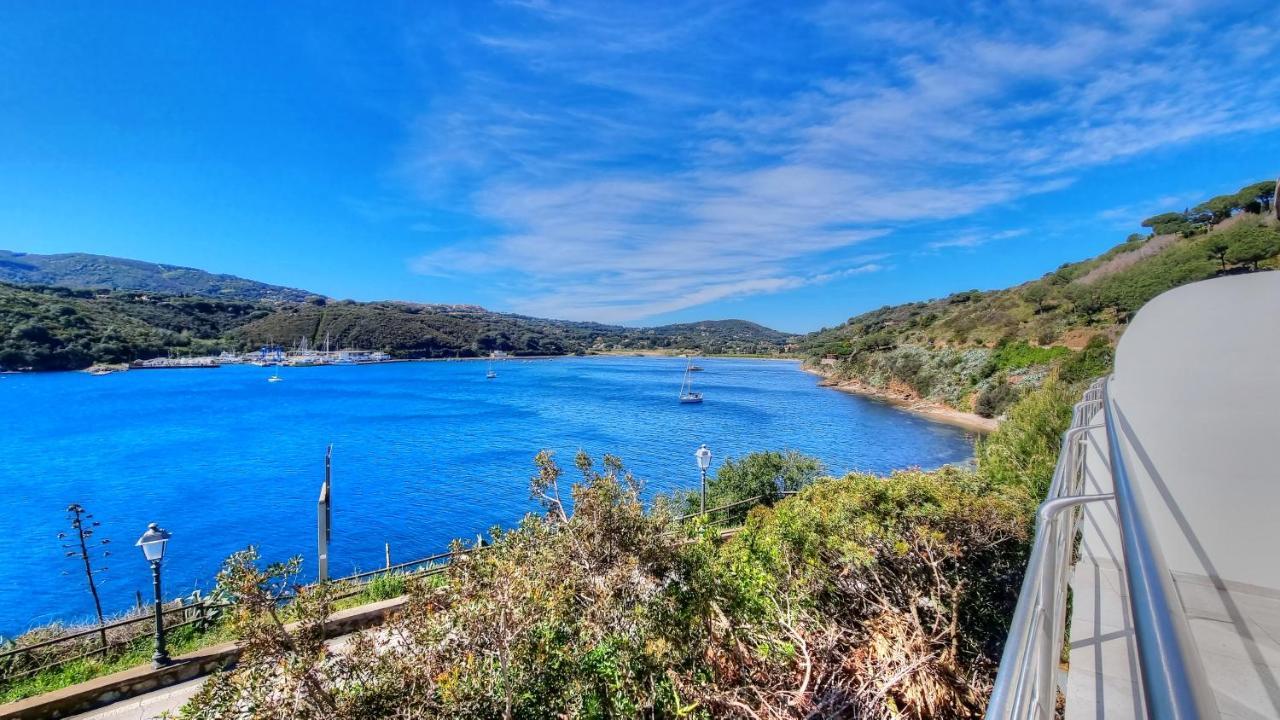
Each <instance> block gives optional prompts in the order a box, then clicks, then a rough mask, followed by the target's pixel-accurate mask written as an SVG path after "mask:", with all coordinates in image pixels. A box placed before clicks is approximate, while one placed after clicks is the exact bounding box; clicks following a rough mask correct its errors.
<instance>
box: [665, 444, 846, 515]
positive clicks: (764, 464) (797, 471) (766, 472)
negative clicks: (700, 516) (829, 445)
mask: <svg viewBox="0 0 1280 720" xmlns="http://www.w3.org/2000/svg"><path fill="white" fill-rule="evenodd" d="M824 470H825V468H824V467H823V465H822V462H821V461H819V460H817V459H816V458H812V457H809V456H807V455H802V454H801V453H798V452H795V451H794V450H787V451H784V452H777V451H770V452H754V453H751V454H750V455H747V456H745V457H743V458H742V459H740V460H734V459H732V458H730V459H728V460H726V461H725V462H724V464H723V465H721V466H720V468H719V469H718V470H716V473H715V476H714V477H711V478H708V479H707V507H720V506H723V505H731V504H733V503H736V502H741V501H743V500H749V499H751V498H757V497H758V498H762V502H763V503H764V504H769V503H773V502H775V501H777V500H778V499H779V498H781V497H782V493H784V492H794V491H796V490H799V489H800V488H802V487H804V486H805V485H808V484H809V483H811V482H813V481H814V480H815V479H817V478H818V476H820V475H821V474H822V473H823V472H824ZM697 507H698V500H697V497H696V494H695V493H690V494H689V496H688V498H687V501H686V508H687V509H689V511H690V512H696V511H697ZM749 509H750V508H747V507H743V508H740V509H735V510H733V511H729V512H728V513H726V514H727V515H728V518H727V519H728V520H730V521H739V520H741V519H742V518H744V517H746V514H747V511H748V510H749Z"/></svg>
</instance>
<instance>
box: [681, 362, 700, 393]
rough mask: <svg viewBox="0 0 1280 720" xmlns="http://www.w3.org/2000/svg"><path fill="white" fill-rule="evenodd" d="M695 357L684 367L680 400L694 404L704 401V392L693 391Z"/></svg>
mask: <svg viewBox="0 0 1280 720" xmlns="http://www.w3.org/2000/svg"><path fill="white" fill-rule="evenodd" d="M692 373H693V359H692V358H690V359H689V364H688V365H686V366H685V368H684V382H682V383H680V402H682V403H685V404H693V403H700V402H702V393H700V392H694V391H693V377H692Z"/></svg>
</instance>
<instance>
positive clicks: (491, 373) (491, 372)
mask: <svg viewBox="0 0 1280 720" xmlns="http://www.w3.org/2000/svg"><path fill="white" fill-rule="evenodd" d="M484 376H485V378H487V379H489V380H492V379H494V378H496V377H498V371H497V370H494V369H493V363H492V362H490V363H489V369H488V371H486V372H485V374H484Z"/></svg>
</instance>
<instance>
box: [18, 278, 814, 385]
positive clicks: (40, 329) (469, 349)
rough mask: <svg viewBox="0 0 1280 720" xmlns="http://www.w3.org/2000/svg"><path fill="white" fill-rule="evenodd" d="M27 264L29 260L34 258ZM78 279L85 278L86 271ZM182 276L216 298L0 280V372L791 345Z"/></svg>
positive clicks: (710, 326)
mask: <svg viewBox="0 0 1280 720" xmlns="http://www.w3.org/2000/svg"><path fill="white" fill-rule="evenodd" d="M31 257H33V256H29V255H20V254H14V253H6V254H5V255H4V258H5V260H4V262H5V263H8V265H6V267H9V268H12V266H13V264H14V263H17V262H19V261H23V260H25V259H29V258H31ZM34 257H38V258H45V259H47V258H60V259H62V260H60V261H59V262H58V263H54V264H53V266H55V267H58V268H61V269H62V270H67V271H68V272H69V270H68V268H70V267H72V266H76V265H75V263H74V262H73V261H71V260H66V259H67V258H73V257H74V258H81V259H85V258H89V259H94V258H95V256H91V255H76V256H70V255H68V256H34ZM15 258H16V259H15ZM101 260H103V261H104V262H106V263H107V265H109V266H110V267H111V268H115V269H119V268H133V267H137V268H143V271H141V274H140V275H137V276H135V277H138V278H139V279H138V280H136V281H130V280H125V279H121V278H124V277H125V275H122V274H120V273H115V272H114V270H113V271H112V273H114V276H115V277H116V278H117V280H119V281H120V282H126V283H129V284H138V285H142V284H146V282H147V281H146V277H150V280H153V281H154V280H156V277H157V276H155V275H154V274H152V275H149V276H148V275H147V272H146V270H147V269H155V268H162V267H166V266H159V265H153V264H150V263H136V265H135V264H133V261H130V260H119V259H116V258H102V259H101ZM85 262H88V263H89V264H90V265H92V262H90V261H85ZM26 265H27V266H29V267H35V266H36V265H38V263H36V262H26ZM77 267H85V266H83V265H80V266H77ZM24 272H25V275H24V277H35V276H41V277H44V276H55V275H57V272H56V271H48V272H47V274H45V275H38V273H36V272H35V271H24ZM104 272H105V271H104ZM78 277H81V278H91V277H93V276H92V275H91V274H90V273H87V272H85V273H80V274H79V275H78ZM182 277H185V278H188V279H190V280H192V281H193V282H182V283H177V284H180V285H183V286H184V287H192V286H196V287H202V288H204V289H206V290H209V292H210V294H212V293H217V296H209V295H205V294H191V293H189V292H184V293H183V294H171V293H166V292H163V291H157V290H149V289H132V290H104V289H87V288H70V287H61V286H50V285H36V284H27V285H19V284H13V283H5V282H0V369H9V370H14V369H23V368H31V369H35V370H70V369H78V368H84V367H88V366H89V365H91V364H93V363H95V362H108V363H117V362H128V361H131V360H138V359H146V358H151V357H163V356H165V355H169V354H172V353H179V354H183V355H199V354H209V353H218V352H221V351H223V350H250V349H254V348H257V347H260V346H262V345H264V344H268V343H271V344H279V345H282V346H284V347H286V348H292V347H295V346H296V345H298V344H299V343H300V342H301V341H303V340H305V341H306V342H307V344H309V345H310V346H312V347H321V346H322V345H323V343H324V342H325V341H326V339H327V340H328V341H329V343H330V346H331V347H333V348H334V349H338V348H361V349H366V350H383V351H386V352H389V353H391V354H393V355H395V356H397V357H402V358H433V357H452V356H455V355H462V356H477V355H487V354H489V353H490V352H492V351H494V350H501V351H504V352H508V353H513V354H517V355H567V354H575V353H576V354H586V353H593V352H610V351H634V350H661V351H668V352H691V353H699V354H713V353H714V354H723V353H733V354H764V355H770V354H778V353H781V352H783V351H784V349H785V348H786V347H787V343H788V342H790V341H793V340H794V338H791V337H790V336H788V335H786V334H784V333H780V332H778V331H776V330H771V329H769V328H766V327H763V326H761V325H757V324H755V323H751V322H746V321H743V320H716V321H706V322H698V323H686V324H680V325H665V326H662V327H655V328H627V327H621V326H617V325H603V324H599V323H586V322H571V321H566V320H545V319H540V318H533V317H525V316H522V315H511V314H506V313H496V312H491V311H489V310H485V309H484V308H481V307H478V306H475V305H423V304H417V303H405V302H373V303H357V302H352V301H341V302H332V301H328V300H326V299H325V298H322V297H319V296H315V295H311V296H308V295H306V294H305V293H302V292H301V291H295V290H288V289H287V288H279V289H276V290H272V291H271V292H270V293H268V291H267V290H264V288H274V286H270V285H261V284H259V283H253V282H251V281H248V280H240V279H238V278H232V279H231V280H233V281H235V283H238V284H223V285H213V284H209V283H212V282H214V281H213V280H209V283H205V284H201V283H199V282H194V281H195V280H199V279H200V278H204V279H209V278H215V279H216V278H222V277H224V276H215V275H209V274H207V273H201V272H200V271H198V270H191V271H185V270H184V274H182ZM175 282H176V281H175ZM218 282H222V281H221V280H219V281H218ZM227 282H230V281H227ZM154 284H155V283H154V282H152V285H154ZM232 288H239V290H237V291H234V292H243V293H246V294H249V295H252V294H254V293H255V292H262V293H266V295H265V297H264V298H261V299H259V298H254V299H249V300H239V299H234V298H230V297H228V296H229V295H233V294H234V292H233V290H232ZM277 291H279V292H277ZM273 293H274V294H273ZM291 294H295V295H291ZM296 295H301V296H303V297H305V298H306V302H295V301H291V300H289V299H288V298H289V297H294V296H296Z"/></svg>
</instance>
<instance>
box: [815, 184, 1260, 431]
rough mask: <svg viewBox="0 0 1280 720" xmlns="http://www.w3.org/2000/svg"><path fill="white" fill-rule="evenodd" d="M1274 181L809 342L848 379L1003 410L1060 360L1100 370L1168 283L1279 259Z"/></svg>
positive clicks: (857, 320)
mask: <svg viewBox="0 0 1280 720" xmlns="http://www.w3.org/2000/svg"><path fill="white" fill-rule="evenodd" d="M1274 192H1275V183H1274V182H1261V183H1255V184H1252V185H1249V186H1246V187H1245V188H1242V189H1241V190H1240V191H1238V192H1236V193H1231V194H1229V195H1222V196H1219V197H1216V198H1213V199H1211V200H1208V201H1206V202H1204V203H1202V204H1200V205H1198V206H1196V207H1195V208H1192V209H1191V210H1188V211H1185V212H1180V213H1164V214H1162V215H1157V216H1155V217H1152V218H1148V219H1147V220H1146V221H1144V222H1143V225H1144V226H1145V227H1148V228H1151V229H1152V230H1151V233H1150V234H1134V235H1130V236H1129V237H1128V238H1127V239H1126V240H1125V241H1124V242H1123V243H1121V244H1119V245H1117V246H1115V247H1113V248H1112V249H1110V250H1108V251H1107V252H1105V253H1103V254H1101V255H1099V256H1098V257H1095V258H1092V259H1089V260H1085V261H1083V262H1077V263H1068V264H1065V265H1063V266H1061V267H1059V268H1058V269H1056V270H1054V271H1053V272H1050V273H1048V274H1046V275H1044V276H1043V277H1041V278H1040V279H1038V280H1033V281H1031V282H1028V283H1024V284H1022V285H1019V286H1017V287H1013V288H1009V289H1005V290H993V291H980V290H969V291H964V292H958V293H954V294H952V295H949V296H947V297H945V298H940V299H935V300H928V301H924V302H916V303H908V304H905V305H897V306H892V307H883V308H880V309H879V310H874V311H872V312H868V313H864V314H862V315H858V316H856V317H852V318H850V319H849V320H848V321H846V322H845V323H843V324H841V325H840V326H838V327H834V328H825V329H823V330H820V331H818V332H816V333H812V334H810V335H807V336H805V337H804V338H803V340H802V341H801V346H802V348H803V350H804V351H805V352H806V353H807V354H808V355H809V356H810V357H811V358H812V359H813V360H814V361H815V362H816V361H817V360H818V359H819V358H827V363H826V364H819V365H818V367H821V368H822V369H823V371H824V372H825V373H826V374H828V375H829V376H831V378H832V379H833V380H834V381H837V382H849V383H851V384H854V385H861V386H864V388H865V389H868V390H870V391H872V392H881V393H886V394H891V395H895V396H897V397H900V398H903V399H927V400H932V401H936V402H942V403H945V404H947V405H950V406H952V407H955V408H958V409H961V410H966V411H968V410H972V411H977V412H979V413H980V414H983V415H987V416H992V415H997V414H999V413H1000V412H1001V410H1003V408H1004V407H1006V406H1007V405H1008V404H1009V403H1010V402H1012V401H1013V400H1014V399H1016V398H1017V397H1018V395H1019V394H1020V393H1021V392H1022V389H1023V388H1025V387H1030V386H1034V385H1036V384H1038V383H1039V382H1040V380H1042V379H1043V378H1044V377H1045V375H1046V374H1047V373H1048V372H1049V371H1050V369H1051V368H1053V367H1054V366H1060V367H1061V368H1062V371H1063V372H1066V373H1068V374H1079V373H1091V372H1093V373H1100V372H1102V371H1104V370H1105V368H1106V367H1107V366H1108V365H1109V363H1110V351H1109V347H1110V346H1111V345H1113V344H1114V343H1115V340H1116V339H1117V338H1118V337H1119V335H1120V333H1121V332H1123V330H1124V327H1125V325H1126V324H1127V323H1128V321H1129V319H1130V318H1131V317H1132V316H1133V314H1134V313H1135V312H1137V310H1138V309H1139V308H1140V307H1142V305H1143V304H1145V303H1146V302H1147V301H1148V300H1150V299H1151V298H1153V297H1155V296H1156V295H1159V294H1160V293H1162V292H1164V291H1166V290H1169V289H1172V288H1174V287H1177V286H1179V285H1184V284H1186V283H1190V282H1195V281H1197V280H1204V279H1207V278H1211V277H1214V276H1216V275H1221V274H1230V273H1240V272H1252V271H1255V270H1261V269H1267V268H1273V267H1275V266H1276V265H1277V260H1276V256H1277V254H1280V231H1278V230H1277V225H1278V224H1280V223H1277V220H1276V218H1275V215H1274V209H1273V208H1272V202H1273V193H1274Z"/></svg>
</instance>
